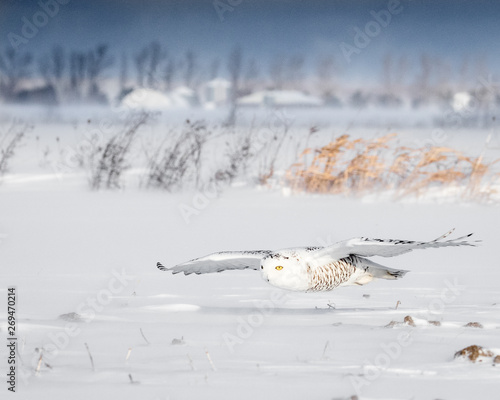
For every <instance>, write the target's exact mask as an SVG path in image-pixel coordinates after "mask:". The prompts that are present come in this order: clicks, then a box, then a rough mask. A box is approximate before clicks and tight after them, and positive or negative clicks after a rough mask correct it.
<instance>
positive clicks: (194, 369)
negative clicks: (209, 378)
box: [186, 354, 196, 371]
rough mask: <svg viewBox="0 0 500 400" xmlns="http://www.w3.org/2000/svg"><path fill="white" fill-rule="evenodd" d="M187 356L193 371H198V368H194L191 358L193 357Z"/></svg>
mask: <svg viewBox="0 0 500 400" xmlns="http://www.w3.org/2000/svg"><path fill="white" fill-rule="evenodd" d="M186 355H187V358H188V359H189V365H190V366H191V370H192V371H196V368H195V367H194V364H193V359H192V358H191V356H190V355H189V354H186Z"/></svg>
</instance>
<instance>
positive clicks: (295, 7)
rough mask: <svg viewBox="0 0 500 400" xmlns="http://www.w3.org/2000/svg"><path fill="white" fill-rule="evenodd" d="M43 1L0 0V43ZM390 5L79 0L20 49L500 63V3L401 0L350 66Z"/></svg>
mask: <svg viewBox="0 0 500 400" xmlns="http://www.w3.org/2000/svg"><path fill="white" fill-rule="evenodd" d="M53 1H55V0H42V2H43V3H47V4H53ZM61 1H62V0H61ZM229 1H231V3H233V4H236V3H238V2H239V1H238V0H220V1H219V3H218V4H219V5H220V4H226V5H230V4H231V3H230V2H229ZM391 1H397V0H391ZM38 3H39V1H38V0H36V1H33V0H32V1H27V0H0V38H1V39H0V40H1V45H2V46H1V47H6V46H9V45H10V44H9V33H11V34H14V35H20V36H21V37H22V31H21V29H22V27H23V17H24V18H26V19H27V20H29V21H33V19H34V18H35V16H36V14H37V13H40V11H41V10H42V9H41V7H40V5H39V4H38ZM388 4H389V1H354V0H349V1H335V0H332V1H319V0H316V1H315V0H312V1H298V0H274V1H273V0H255V1H251V0H243V1H241V2H240V4H238V5H236V6H234V7H232V8H233V10H232V11H227V12H224V14H223V18H224V20H223V21H221V19H220V17H219V14H218V13H217V11H216V9H215V7H214V0H200V1H194V0H185V1H159V0H155V1H153V0H143V1H139V0H137V1H135V0H128V1H127V0H123V1H119V0H107V1H97V0H71V1H69V3H68V4H64V5H59V10H58V12H57V14H56V15H54V16H53V17H49V19H48V21H47V23H46V24H45V25H44V26H41V27H40V28H39V29H38V32H37V34H36V35H35V36H34V37H33V38H30V39H29V40H28V43H27V44H21V45H19V46H18V48H19V49H22V50H30V51H35V52H41V51H46V50H47V49H49V48H51V47H52V46H53V45H55V44H60V45H62V46H63V47H65V48H67V49H81V50H83V49H87V48H90V47H93V46H95V45H96V44H98V43H107V44H109V45H110V48H111V50H112V51H113V53H115V54H120V53H121V52H122V51H130V52H131V53H132V52H134V51H136V50H137V49H138V48H140V47H141V46H143V45H145V44H147V43H148V42H150V41H151V40H159V41H160V42H161V43H162V44H163V45H164V46H165V47H166V48H167V49H168V50H169V51H171V52H172V53H174V54H180V53H182V52H184V51H185V50H186V49H192V50H194V51H195V52H196V53H197V54H199V55H200V58H202V59H207V60H208V59H211V58H213V57H214V56H217V55H219V56H221V57H222V58H224V57H225V56H226V55H227V53H228V52H229V50H230V49H231V48H232V47H233V46H234V45H236V44H240V45H241V46H242V47H243V49H244V53H245V55H247V56H251V57H255V58H256V59H257V60H259V61H262V62H267V61H268V60H269V59H271V58H272V57H276V55H290V54H303V55H305V56H306V58H308V59H311V58H315V57H317V56H324V55H333V56H334V57H336V59H337V60H338V62H339V63H341V64H343V65H344V67H345V69H347V70H351V71H355V72H356V71H357V72H360V73H367V72H369V71H370V69H372V68H373V65H374V64H375V63H378V64H379V63H380V59H381V57H382V56H383V55H384V54H387V53H392V54H394V55H401V54H406V55H408V56H410V57H412V56H414V57H418V55H420V54H421V53H423V52H426V53H429V54H431V55H439V56H440V57H442V58H443V59H445V60H447V61H449V62H450V63H454V62H456V63H458V62H459V61H460V60H461V59H462V58H463V56H464V55H470V56H471V57H473V58H474V57H483V58H485V59H487V61H488V63H489V65H490V67H491V68H493V69H494V68H495V66H497V65H499V64H500V23H499V21H500V18H499V17H500V2H499V1H481V0H479V1H478V0H456V1H451V0H448V1H439V0H426V1H419V0H402V1H401V2H400V5H399V8H398V9H400V10H401V11H400V12H399V13H398V14H395V15H392V16H391V22H390V24H389V25H388V26H387V27H382V28H381V31H380V34H378V35H377V36H375V37H374V38H372V39H371V42H370V43H369V45H368V46H367V47H366V48H364V49H362V51H361V53H360V54H353V56H352V57H351V59H352V61H351V63H347V62H346V61H345V58H344V57H343V54H342V51H341V49H340V47H339V45H340V44H341V43H342V42H344V43H347V44H349V45H353V44H354V43H353V39H354V35H355V27H358V28H361V29H364V28H365V27H366V24H368V23H370V21H373V20H374V17H373V16H372V14H371V13H370V12H371V11H374V12H379V11H380V10H387V9H388ZM40 21H42V22H43V20H40ZM11 37H12V35H11ZM497 70H498V68H497Z"/></svg>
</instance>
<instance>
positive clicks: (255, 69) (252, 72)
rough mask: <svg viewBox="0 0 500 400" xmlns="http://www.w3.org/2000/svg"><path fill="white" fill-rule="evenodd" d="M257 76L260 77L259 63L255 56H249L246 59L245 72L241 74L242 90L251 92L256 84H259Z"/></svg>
mask: <svg viewBox="0 0 500 400" xmlns="http://www.w3.org/2000/svg"><path fill="white" fill-rule="evenodd" d="M259 77H260V68H259V64H257V60H255V58H251V59H250V60H248V62H247V63H246V66H245V72H244V76H243V81H244V83H243V85H242V86H243V90H244V91H245V92H246V93H251V92H253V91H254V90H255V89H256V88H257V86H258V84H259Z"/></svg>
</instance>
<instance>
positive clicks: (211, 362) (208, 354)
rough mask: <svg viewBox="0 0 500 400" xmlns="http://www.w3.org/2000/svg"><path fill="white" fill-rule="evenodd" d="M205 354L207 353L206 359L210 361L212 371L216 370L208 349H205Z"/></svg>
mask: <svg viewBox="0 0 500 400" xmlns="http://www.w3.org/2000/svg"><path fill="white" fill-rule="evenodd" d="M205 354H206V355H207V358H208V361H209V362H210V365H211V366H212V369H213V370H214V371H217V367H216V366H215V364H214V362H213V361H212V357H210V353H209V352H208V351H205Z"/></svg>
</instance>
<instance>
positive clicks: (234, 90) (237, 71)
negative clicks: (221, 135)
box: [226, 46, 243, 125]
mask: <svg viewBox="0 0 500 400" xmlns="http://www.w3.org/2000/svg"><path fill="white" fill-rule="evenodd" d="M242 66H243V52H242V50H241V47H240V46H237V47H235V48H234V49H233V50H232V51H231V53H229V59H228V63H227V69H228V71H229V79H230V81H231V98H230V103H231V109H230V111H229V116H228V119H227V121H226V123H227V124H228V125H234V124H235V123H236V111H237V106H238V90H239V87H240V79H241V72H242Z"/></svg>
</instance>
